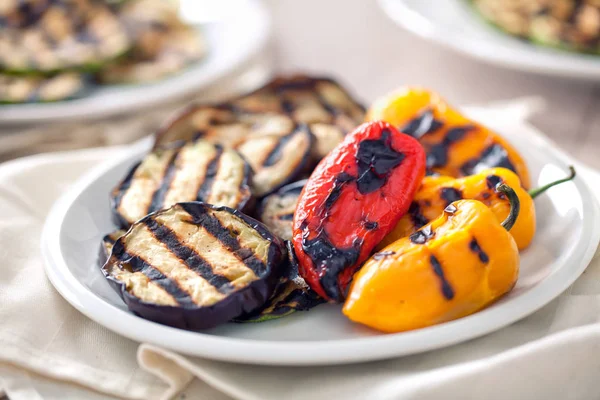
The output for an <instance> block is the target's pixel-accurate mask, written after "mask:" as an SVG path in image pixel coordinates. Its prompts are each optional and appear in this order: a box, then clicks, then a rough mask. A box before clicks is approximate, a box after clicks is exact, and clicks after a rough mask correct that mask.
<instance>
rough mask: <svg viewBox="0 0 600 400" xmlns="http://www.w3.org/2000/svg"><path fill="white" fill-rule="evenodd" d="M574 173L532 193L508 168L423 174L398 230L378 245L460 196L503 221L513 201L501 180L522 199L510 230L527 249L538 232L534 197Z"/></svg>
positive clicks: (399, 235)
mask: <svg viewBox="0 0 600 400" xmlns="http://www.w3.org/2000/svg"><path fill="white" fill-rule="evenodd" d="M574 177H575V169H573V167H571V175H570V176H568V177H567V178H565V179H560V180H558V181H555V182H552V183H549V184H547V185H545V186H543V187H540V188H538V189H533V190H531V191H530V192H529V193H528V192H526V191H525V190H524V189H523V188H522V187H521V183H520V180H519V177H518V176H517V175H516V174H515V173H514V172H512V171H510V170H508V169H506V168H490V169H486V170H483V171H481V172H480V173H478V174H476V175H471V176H467V177H464V178H458V179H455V178H452V177H448V176H427V177H425V178H423V181H422V183H421V187H420V188H419V191H418V192H417V193H416V194H415V197H414V198H413V202H412V203H411V205H410V207H409V209H408V213H407V214H404V216H403V217H402V219H400V221H399V222H398V224H396V227H395V228H394V230H393V231H392V232H390V233H389V234H388V235H387V236H386V237H385V238H383V240H382V241H381V243H379V245H378V246H377V249H378V250H379V249H382V248H384V247H385V246H387V245H389V244H391V243H392V242H395V241H396V240H398V239H400V238H402V237H404V236H408V235H410V234H411V233H413V232H414V231H416V230H417V229H419V228H421V227H423V226H424V225H426V224H427V223H429V221H431V220H433V219H435V218H437V217H438V216H439V215H440V213H441V212H442V211H443V210H444V208H445V207H446V206H448V205H449V204H450V203H452V202H453V201H456V200H461V199H472V200H479V201H481V202H482V203H483V204H485V205H486V206H488V207H489V208H490V209H491V210H492V212H493V213H494V215H496V218H498V221H503V220H504V219H505V218H506V217H507V216H508V213H509V212H510V203H509V202H508V200H507V199H506V196H504V194H503V193H497V192H496V191H495V187H496V186H497V185H498V183H506V184H507V185H508V186H510V187H512V188H514V191H515V193H516V194H517V196H518V197H519V200H520V202H521V212H520V213H519V219H517V221H516V223H515V225H514V227H513V228H512V229H511V230H510V234H511V235H512V236H513V238H514V239H515V242H516V243H517V247H518V248H519V250H523V249H525V248H527V247H528V246H529V245H530V244H531V241H532V240H533V236H534V235H535V221H536V216H535V206H534V203H533V197H535V196H538V195H540V194H542V193H544V192H545V191H546V190H547V189H549V188H551V187H553V186H555V185H557V184H559V183H563V182H566V181H569V180H571V179H573V178H574Z"/></svg>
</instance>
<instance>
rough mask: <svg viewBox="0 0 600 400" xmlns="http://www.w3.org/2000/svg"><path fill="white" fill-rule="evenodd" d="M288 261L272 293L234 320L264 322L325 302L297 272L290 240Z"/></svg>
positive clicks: (288, 243) (287, 244) (296, 261)
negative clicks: (255, 306) (253, 308)
mask: <svg viewBox="0 0 600 400" xmlns="http://www.w3.org/2000/svg"><path fill="white" fill-rule="evenodd" d="M286 247H287V249H288V256H289V263H288V264H287V265H286V268H287V269H286V271H285V273H284V274H283V275H282V276H281V278H280V279H279V284H278V285H277V289H275V292H274V293H273V295H272V296H271V297H270V298H269V300H268V301H267V302H266V303H265V305H264V306H262V307H260V308H259V309H258V310H256V311H254V312H252V313H250V314H245V315H242V316H240V317H238V318H235V319H234V322H264V321H269V320H272V319H278V318H281V317H285V316H287V315H290V314H292V313H294V312H296V311H308V310H310V309H311V308H314V307H316V306H318V305H319V304H323V303H325V300H324V299H323V298H322V297H320V296H319V295H318V294H317V293H315V292H314V291H313V290H311V289H310V287H309V286H308V284H307V283H306V281H304V279H303V278H302V277H301V276H300V274H299V273H298V260H296V255H295V253H294V249H293V246H292V245H291V242H289V241H288V242H286Z"/></svg>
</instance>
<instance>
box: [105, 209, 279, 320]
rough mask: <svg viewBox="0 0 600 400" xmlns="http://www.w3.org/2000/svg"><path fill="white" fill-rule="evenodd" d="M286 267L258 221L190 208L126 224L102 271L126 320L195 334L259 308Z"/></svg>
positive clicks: (232, 212)
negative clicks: (131, 315) (134, 317)
mask: <svg viewBox="0 0 600 400" xmlns="http://www.w3.org/2000/svg"><path fill="white" fill-rule="evenodd" d="M286 262H287V256H286V248H285V244H284V243H283V242H282V241H281V240H280V239H279V238H277V237H275V236H273V235H272V234H270V233H269V231H268V230H267V229H266V228H265V227H264V226H263V225H262V224H261V223H259V222H258V221H256V220H254V219H252V218H250V217H248V216H246V215H244V214H242V213H241V212H239V211H237V210H233V209H231V208H228V207H215V206H211V205H209V204H205V203H200V202H190V203H179V204H176V205H174V206H173V207H171V208H169V209H167V210H162V211H158V212H156V213H153V214H150V215H148V216H146V217H144V218H143V219H141V220H140V221H138V222H136V223H135V224H133V225H132V227H131V229H130V230H129V231H128V232H127V234H125V235H124V236H122V237H121V238H119V239H118V240H117V241H116V243H115V244H114V247H113V250H112V254H111V257H110V259H109V260H108V261H107V263H106V264H105V265H104V266H103V267H102V271H103V273H104V275H105V276H106V278H107V279H108V280H109V282H110V283H111V284H112V286H113V287H114V288H115V289H116V290H117V292H118V293H119V294H120V295H121V296H122V298H123V300H124V301H125V303H126V304H127V306H128V307H129V309H130V310H131V311H132V312H134V313H136V314H138V315H140V316H142V317H144V318H147V319H149V320H152V321H155V322H159V323H162V324H166V325H171V326H175V327H178V328H184V329H191V330H201V329H207V328H212V327H214V326H217V325H219V324H222V323H225V322H227V321H230V320H231V319H233V318H236V317H239V316H240V315H242V314H247V313H251V312H252V311H254V310H256V309H257V308H259V307H261V306H262V305H263V304H264V303H265V302H266V301H267V300H268V299H269V298H270V296H271V295H272V294H273V291H274V289H275V287H276V285H277V282H278V280H279V278H280V276H281V273H282V268H284V267H285V264H286Z"/></svg>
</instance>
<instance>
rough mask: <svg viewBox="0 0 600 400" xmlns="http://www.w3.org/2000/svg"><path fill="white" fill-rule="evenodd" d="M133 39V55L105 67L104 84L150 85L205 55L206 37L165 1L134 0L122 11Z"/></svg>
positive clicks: (102, 73) (101, 76) (101, 77)
mask: <svg viewBox="0 0 600 400" xmlns="http://www.w3.org/2000/svg"><path fill="white" fill-rule="evenodd" d="M120 16H121V18H122V19H123V21H124V23H125V25H126V26H127V28H128V29H129V32H130V34H131V36H132V38H133V48H132V50H131V52H130V53H129V54H128V55H127V57H124V58H123V59H121V60H118V61H117V62H115V63H111V64H109V65H107V66H106V67H104V68H103V69H102V70H101V71H100V73H99V75H98V78H99V79H100V81H101V82H104V83H144V82H151V81H155V80H158V79H161V78H164V77H165V76H168V75H172V74H174V73H176V72H179V71H181V70H183V69H184V68H185V67H186V66H188V65H189V64H190V63H192V62H194V61H197V60H199V59H200V58H202V57H203V56H204V54H205V53H206V45H205V43H204V38H203V37H202V36H201V35H200V34H199V33H198V31H197V30H196V29H195V28H193V27H191V26H188V25H186V24H185V23H184V22H182V21H181V20H180V19H179V17H178V16H177V9H176V8H175V7H173V6H172V4H170V3H169V2H166V1H164V0H134V1H130V2H128V3H127V4H125V5H124V6H123V7H122V9H121V12H120Z"/></svg>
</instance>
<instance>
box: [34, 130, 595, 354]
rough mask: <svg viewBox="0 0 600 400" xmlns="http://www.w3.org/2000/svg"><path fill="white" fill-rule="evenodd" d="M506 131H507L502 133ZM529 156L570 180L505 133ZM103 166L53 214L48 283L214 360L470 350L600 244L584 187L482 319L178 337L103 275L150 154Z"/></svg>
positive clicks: (531, 138)
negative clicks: (460, 346) (141, 163)
mask: <svg viewBox="0 0 600 400" xmlns="http://www.w3.org/2000/svg"><path fill="white" fill-rule="evenodd" d="M496 128H500V130H501V127H496ZM501 131H502V132H503V133H506V134H507V136H509V135H508V134H509V133H510V136H509V138H510V140H511V141H512V142H513V143H514V144H515V145H516V146H517V147H518V149H519V150H520V151H521V152H522V154H525V155H526V158H527V162H528V164H529V167H530V170H531V173H532V178H533V182H534V183H535V184H540V183H544V182H549V181H551V180H554V179H556V178H558V177H563V176H564V175H565V174H566V173H567V164H568V160H566V158H565V156H564V155H563V154H562V153H560V152H559V151H558V150H556V149H555V148H554V147H552V146H551V145H550V144H549V143H548V142H546V141H545V140H544V139H542V138H541V137H539V136H537V135H536V133H535V131H531V130H530V129H528V128H526V127H524V128H522V129H521V130H515V129H512V128H511V129H506V127H505V128H504V130H501ZM149 146H150V144H149V141H148V140H146V141H145V142H144V143H142V144H140V145H138V146H137V148H135V149H133V151H132V152H131V154H128V155H127V158H126V159H121V160H115V161H114V162H111V163H109V164H108V165H102V166H100V167H99V168H98V169H97V170H95V171H93V172H92V173H90V174H89V175H87V176H86V177H85V178H83V179H82V180H81V181H80V182H78V183H77V184H76V185H75V186H74V187H73V188H72V189H71V190H70V191H69V192H68V193H67V194H65V196H64V197H63V198H62V199H61V200H59V201H58V202H57V204H56V205H55V206H54V208H53V209H52V211H51V213H50V215H49V217H48V220H47V221H46V225H45V228H44V233H43V237H42V252H43V255H44V258H45V262H46V273H47V275H48V277H49V278H50V281H51V282H52V283H53V284H54V286H55V287H56V289H57V290H58V291H59V292H60V293H61V294H62V295H63V297H64V298H65V299H67V301H69V302H70V303H71V304H72V305H73V306H74V307H75V308H77V309H78V310H79V311H81V312H82V313H84V314H85V315H87V316H88V317H90V318H91V319H93V320H94V321H97V322H98V323H100V324H102V325H104V326H105V327H107V328H109V329H111V330H113V331H115V332H117V333H119V334H121V335H123V336H126V337H129V338H131V339H134V340H137V341H140V342H149V343H153V344H156V345H159V346H163V347H166V348H169V349H171V350H174V351H177V352H180V353H184V354H189V355H195V356H202V357H206V358H211V359H219V360H225V361H235V362H241V363H249V364H273V365H316V364H341V363H351V362H359V361H367V360H376V359H383V358H390V357H395V356H401V355H407V354H413V353H418V352H423V351H426V350H431V349H436V348H441V347H444V346H449V345H452V344H455V343H459V342H463V341H465V340H468V339H472V338H475V337H478V336H481V335H484V334H486V333H490V332H492V331H495V330H497V329H500V328H502V327H504V326H506V325H509V324H511V323H513V322H515V321H517V320H519V319H521V318H523V317H525V316H527V315H529V314H531V313H533V312H534V311H536V310H537V309H539V308H540V307H542V306H544V305H545V304H547V303H548V302H550V301H551V300H552V299H554V298H555V297H557V296H558V295H559V294H560V293H561V292H563V291H564V290H565V289H566V288H567V287H568V286H569V285H570V284H571V283H573V282H574V281H575V279H576V278H577V277H578V276H579V275H580V274H581V273H582V272H583V271H584V269H585V268H586V266H587V265H588V263H589V261H590V260H591V258H592V256H593V254H594V251H595V250H596V247H597V244H598V240H599V237H600V224H598V218H599V211H598V208H597V205H596V201H595V198H594V197H593V196H592V194H591V193H590V190H589V189H588V187H587V186H586V185H585V184H584V182H583V181H582V180H581V179H580V178H579V177H578V178H576V179H575V181H574V182H569V183H566V184H564V185H562V186H560V187H556V188H553V189H550V191H549V192H548V193H547V194H545V195H544V196H541V197H540V198H539V199H538V200H536V207H537V212H538V215H539V218H538V224H537V229H538V232H537V235H536V237H535V240H534V242H533V244H532V246H531V247H530V248H529V249H527V250H526V251H525V252H524V253H523V254H522V257H521V273H520V276H519V280H518V283H517V285H516V287H515V288H514V290H513V291H511V292H510V293H509V294H508V295H507V296H505V297H504V298H503V299H501V300H500V301H498V302H497V303H495V304H493V305H492V306H490V307H488V308H487V309H485V310H482V311H480V312H478V313H476V314H474V315H471V316H469V317H466V318H462V319H459V320H457V321H453V322H449V323H445V324H441V325H437V326H433V327H430V328H426V329H421V330H416V331H412V332H406V333H399V334H381V333H378V332H375V331H373V330H370V329H367V328H364V327H361V326H359V325H356V324H353V323H351V322H350V321H349V320H347V319H346V318H345V317H344V316H343V315H342V314H341V312H340V306H337V305H329V304H328V305H322V306H319V307H317V308H315V309H313V310H311V311H309V312H299V313H296V314H293V315H291V316H289V317H285V318H282V319H280V320H275V321H270V322H265V323H260V324H227V325H224V326H221V327H219V328H217V329H213V330H210V331H206V332H204V333H195V332H189V331H185V330H179V329H175V328H170V327H167V326H164V325H160V324H157V323H154V322H150V321H147V320H145V319H142V318H140V317H137V316H135V315H134V314H132V313H130V312H129V311H128V310H127V308H126V306H125V304H124V303H123V302H122V301H121V299H120V297H119V296H118V295H117V293H116V292H115V291H114V290H113V289H112V288H111V287H110V286H109V285H108V283H107V282H106V280H105V279H104V277H103V275H102V273H101V272H100V269H99V267H98V266H96V257H97V254H98V250H99V246H100V240H101V238H102V236H103V235H104V234H106V233H108V232H110V231H112V230H113V229H114V227H113V225H112V223H111V222H110V211H109V206H108V193H109V191H110V189H111V188H112V187H113V186H114V185H115V184H116V183H117V182H118V181H119V180H120V179H121V178H122V176H123V175H124V174H125V172H126V171H127V170H128V169H129V167H130V166H131V165H132V164H134V163H135V162H136V161H137V160H138V159H139V158H140V157H141V156H142V155H143V154H144V152H145V151H146V150H147V149H148V148H149Z"/></svg>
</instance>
